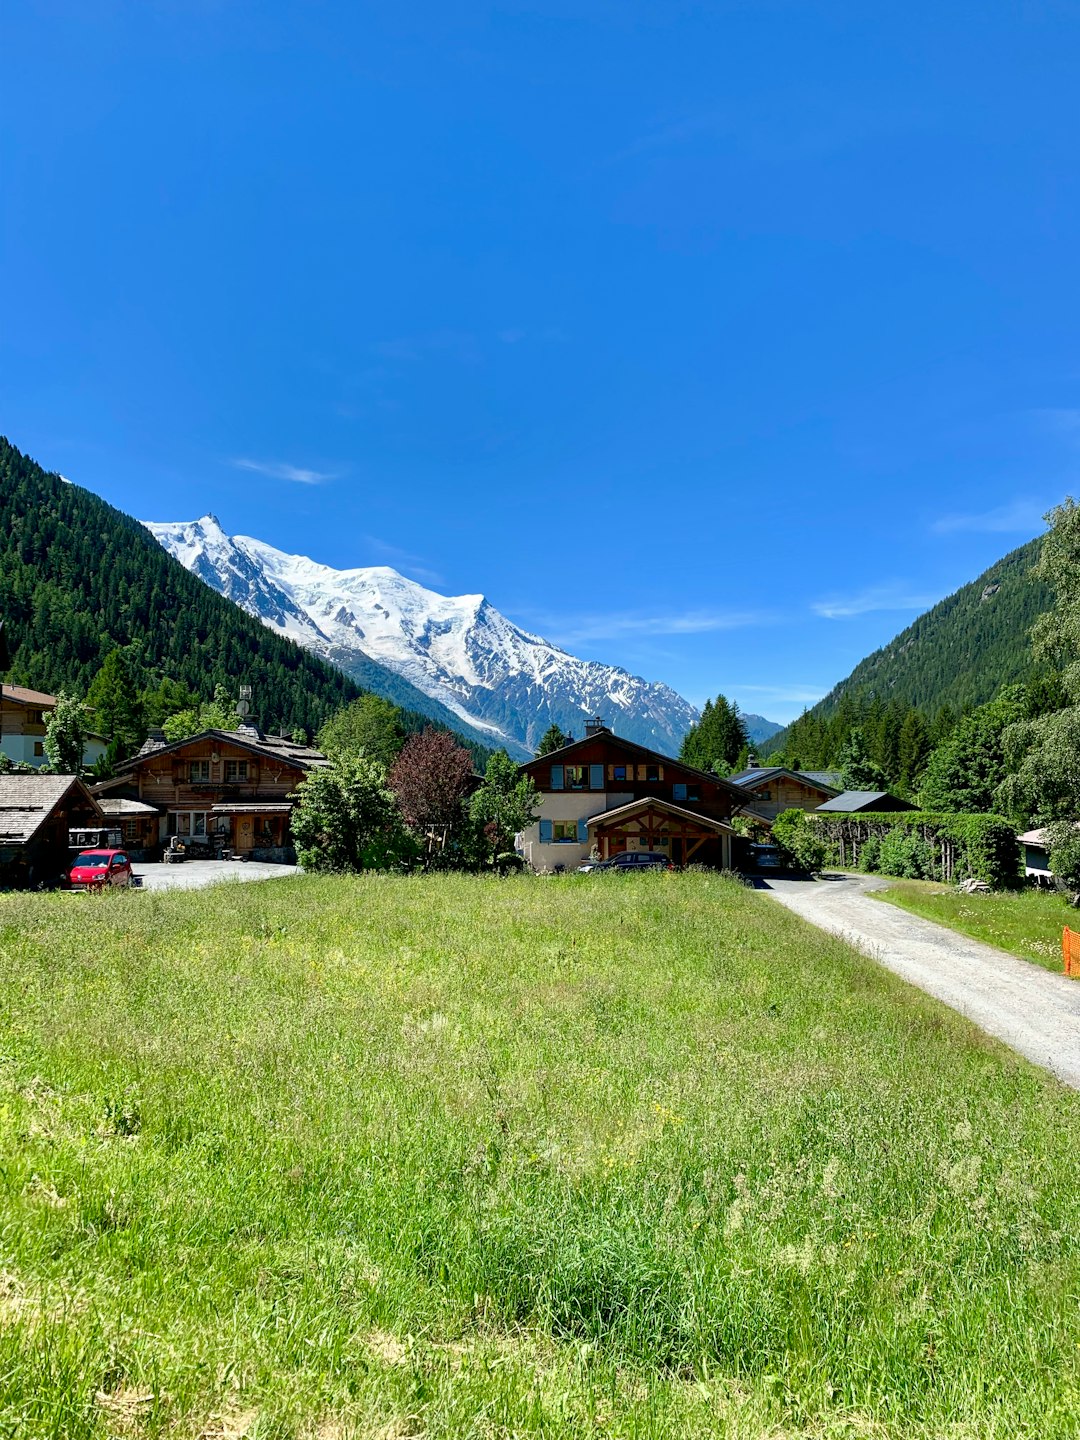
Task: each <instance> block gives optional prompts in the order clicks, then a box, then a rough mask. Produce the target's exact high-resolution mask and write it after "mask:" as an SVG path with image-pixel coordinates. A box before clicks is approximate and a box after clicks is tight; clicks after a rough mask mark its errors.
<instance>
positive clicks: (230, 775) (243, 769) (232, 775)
mask: <svg viewBox="0 0 1080 1440" xmlns="http://www.w3.org/2000/svg"><path fill="white" fill-rule="evenodd" d="M247 778H248V762H247V761H246V760H226V761H225V783H226V784H235V782H236V781H237V780H246V779H247Z"/></svg>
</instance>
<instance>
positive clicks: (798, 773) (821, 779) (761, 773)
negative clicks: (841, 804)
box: [727, 765, 839, 795]
mask: <svg viewBox="0 0 1080 1440" xmlns="http://www.w3.org/2000/svg"><path fill="white" fill-rule="evenodd" d="M827 773H828V772H826V771H822V770H789V769H788V768H787V766H786V765H755V766H754V767H753V769H751V770H740V771H739V773H738V774H737V775H729V776H728V777H727V778H728V779H729V780H730V781H731V783H732V784H733V785H741V786H743V787H744V788H745V789H747V790H754V789H756V788H757V786H758V785H759V784H760V783H761V782H762V781H763V780H771V779H772V778H773V776H774V775H787V776H788V778H789V779H791V780H802V781H805V783H806V784H807V785H809V786H810V788H811V789H812V790H827V791H828V792H829V794H830V795H835V794H836V792H837V790H838V789H839V786H837V785H832V784H830V783H829V781H828V780H827V779H826V778H825V776H826V774H827ZM837 778H838V777H837Z"/></svg>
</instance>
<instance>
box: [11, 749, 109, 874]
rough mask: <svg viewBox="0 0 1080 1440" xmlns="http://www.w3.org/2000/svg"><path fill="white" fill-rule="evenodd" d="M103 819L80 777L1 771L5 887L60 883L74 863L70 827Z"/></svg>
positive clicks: (100, 822)
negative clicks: (71, 853) (71, 858)
mask: <svg viewBox="0 0 1080 1440" xmlns="http://www.w3.org/2000/svg"><path fill="white" fill-rule="evenodd" d="M103 823H104V816H103V815H102V813H101V808H100V807H99V805H98V804H97V801H96V800H95V799H94V797H93V796H92V795H91V794H90V792H89V791H88V790H87V788H86V786H85V785H84V784H83V782H82V781H81V780H78V779H76V777H75V776H74V775H0V889H4V890H10V889H15V890H28V889H30V888H32V887H34V886H38V885H53V884H55V883H56V882H57V881H59V880H60V879H61V877H62V876H64V875H66V874H67V871H68V866H69V864H70V852H69V847H68V830H69V829H70V828H72V827H78V826H86V827H88V828H89V827H95V826H99V825H101V824H103Z"/></svg>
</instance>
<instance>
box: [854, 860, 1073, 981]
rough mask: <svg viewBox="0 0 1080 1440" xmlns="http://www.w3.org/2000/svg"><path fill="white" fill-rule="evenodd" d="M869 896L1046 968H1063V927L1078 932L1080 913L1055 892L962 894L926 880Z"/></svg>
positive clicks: (899, 884) (900, 884) (894, 882)
mask: <svg viewBox="0 0 1080 1440" xmlns="http://www.w3.org/2000/svg"><path fill="white" fill-rule="evenodd" d="M873 894H874V897H875V898H876V899H878V900H887V901H888V902H889V903H890V904H891V905H899V906H900V908H901V909H902V910H910V911H911V912H912V913H913V914H915V915H922V916H924V917H925V918H926V919H927V920H936V921H937V922H938V924H939V925H948V926H950V927H951V928H952V929H953V930H960V931H962V932H963V933H964V934H965V935H971V936H973V937H974V938H975V939H976V940H984V941H985V942H986V944H987V945H996V946H997V947H998V948H999V949H1001V950H1008V951H1009V953H1010V954H1012V955H1019V956H1020V958H1021V959H1022V960H1034V962H1035V964H1036V965H1042V966H1043V967H1044V968H1045V969H1047V970H1057V971H1060V970H1061V968H1062V963H1061V932H1062V929H1063V928H1064V927H1065V926H1066V925H1068V926H1069V928H1070V929H1071V930H1080V911H1076V910H1074V909H1073V908H1072V906H1071V905H1070V904H1069V903H1068V901H1067V900H1065V899H1064V898H1063V897H1062V896H1061V895H1059V894H1057V893H1056V892H1047V891H1044V890H1019V891H1016V892H1010V891H1005V892H1000V893H997V894H993V895H962V894H960V892H959V891H957V890H954V889H952V888H951V887H945V886H942V885H940V884H937V883H935V882H934V881H931V880H890V881H889V888H888V889H887V890H875V891H874V892H873Z"/></svg>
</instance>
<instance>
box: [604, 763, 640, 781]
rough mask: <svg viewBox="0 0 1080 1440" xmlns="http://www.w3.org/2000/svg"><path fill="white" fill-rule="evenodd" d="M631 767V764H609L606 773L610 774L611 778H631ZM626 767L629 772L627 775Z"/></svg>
mask: <svg viewBox="0 0 1080 1440" xmlns="http://www.w3.org/2000/svg"><path fill="white" fill-rule="evenodd" d="M633 768H634V767H633V766H632V765H631V766H626V765H609V766H608V774H609V775H610V777H611V778H612V780H632V779H633V778H634V775H633ZM628 769H629V770H630V772H631V773H630V774H629V775H628V774H627V773H626V772H627V770H628Z"/></svg>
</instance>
